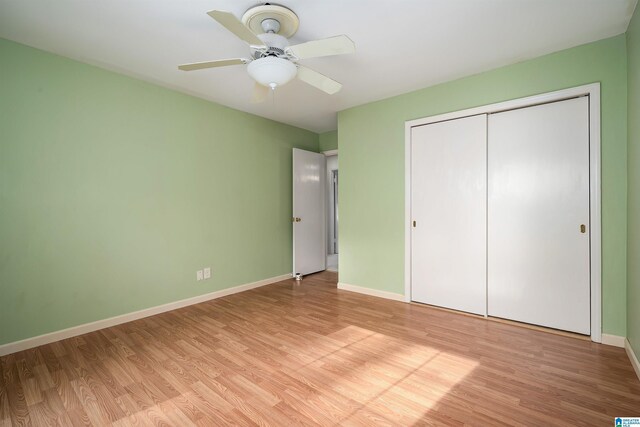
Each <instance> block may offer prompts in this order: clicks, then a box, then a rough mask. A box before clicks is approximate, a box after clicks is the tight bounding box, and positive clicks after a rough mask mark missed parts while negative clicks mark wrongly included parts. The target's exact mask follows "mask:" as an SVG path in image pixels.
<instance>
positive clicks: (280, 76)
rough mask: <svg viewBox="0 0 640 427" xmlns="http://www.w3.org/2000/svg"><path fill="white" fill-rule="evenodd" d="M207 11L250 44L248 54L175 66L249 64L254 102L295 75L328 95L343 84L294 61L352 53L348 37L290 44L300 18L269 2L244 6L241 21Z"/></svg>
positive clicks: (188, 68) (201, 67) (195, 67)
mask: <svg viewBox="0 0 640 427" xmlns="http://www.w3.org/2000/svg"><path fill="white" fill-rule="evenodd" d="M207 14H208V15H209V16H211V17H212V18H213V19H215V20H216V21H218V23H219V24H221V25H222V26H223V27H225V28H226V29H227V30H229V31H231V32H232V33H233V34H235V35H236V36H237V37H239V38H240V39H242V40H244V41H245V42H246V43H247V44H249V47H250V58H230V59H220V60H217V61H206V62H196V63H192V64H183V65H180V66H178V68H179V69H180V70H183V71H193V70H202V69H205V68H215V67H226V66H229V65H241V64H248V65H247V72H248V73H249V75H250V76H251V77H252V78H253V79H254V80H255V81H256V85H255V89H254V94H253V99H252V101H253V102H261V101H264V100H265V99H266V97H267V95H268V93H269V89H271V90H275V89H276V87H278V86H282V85H284V84H286V83H288V82H289V81H290V80H291V79H293V78H294V77H297V78H298V80H301V81H303V82H305V83H307V84H310V85H311V86H313V87H315V88H317V89H320V90H321V91H323V92H326V93H328V94H330V95H332V94H334V93H336V92H338V91H339V90H340V89H341V88H342V85H341V84H340V83H338V82H337V81H335V80H333V79H331V78H329V77H327V76H325V75H323V74H320V73H318V72H317V71H313V70H312V69H310V68H307V67H304V66H302V65H300V64H298V63H297V62H298V60H300V59H307V58H317V57H320V56H329V55H342V54H345V53H354V52H355V49H356V48H355V44H354V43H353V41H351V39H350V38H349V37H347V36H345V35H339V36H334V37H329V38H326V39H321V40H314V41H310V42H306V43H301V44H297V45H293V46H290V45H289V41H288V38H290V37H291V36H293V35H294V34H295V33H296V31H298V25H299V19H298V17H297V15H296V14H295V13H293V11H292V10H290V9H288V8H286V7H283V6H278V5H272V4H269V3H266V4H264V5H260V6H255V7H252V8H251V9H249V10H247V11H246V12H245V14H244V15H243V16H242V21H240V20H239V19H238V18H236V16H235V15H233V14H232V13H229V12H224V11H221V10H212V11H210V12H207Z"/></svg>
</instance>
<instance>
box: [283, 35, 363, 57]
mask: <svg viewBox="0 0 640 427" xmlns="http://www.w3.org/2000/svg"><path fill="white" fill-rule="evenodd" d="M286 51H287V53H289V54H292V55H293V56H295V57H296V58H298V59H306V58H317V57H319V56H329V55H342V54H345V53H354V52H355V51H356V45H355V44H354V43H353V41H352V40H351V39H350V38H349V37H347V36H345V35H342V36H335V37H329V38H327V39H321V40H313V41H310V42H306V43H301V44H297V45H294V46H289V47H288V48H287V49H286Z"/></svg>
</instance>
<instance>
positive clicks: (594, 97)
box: [404, 83, 602, 342]
mask: <svg viewBox="0 0 640 427" xmlns="http://www.w3.org/2000/svg"><path fill="white" fill-rule="evenodd" d="M585 95H588V96H589V187H590V190H589V197H590V203H589V211H590V216H591V239H590V242H589V244H590V251H591V272H590V276H591V277H590V279H591V340H592V341H594V342H601V341H602V302H601V301H602V217H601V161H600V83H591V84H588V85H584V86H577V87H573V88H569V89H563V90H559V91H555V92H549V93H544V94H540V95H534V96H528V97H525V98H519V99H513V100H510V101H505V102H498V103H495V104H489V105H483V106H480V107H474V108H468V109H466V110H460V111H454V112H450V113H445V114H438V115H435V116H431V117H425V118H421V119H415V120H409V121H406V122H405V144H404V146H405V163H404V164H405V177H404V182H405V190H404V194H405V209H404V212H405V234H404V300H405V302H410V301H411V128H412V127H415V126H422V125H426V124H429V123H435V122H441V121H445V120H452V119H458V118H462V117H468V116H474V115H477V114H488V113H496V112H499V111H506V110H513V109H516V108H523V107H530V106H532V105H536V104H544V103H547V102H555V101H561V100H563V99H569V98H576V97H578V96H585Z"/></svg>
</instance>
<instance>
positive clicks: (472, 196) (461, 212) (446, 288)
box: [411, 115, 487, 314]
mask: <svg viewBox="0 0 640 427" xmlns="http://www.w3.org/2000/svg"><path fill="white" fill-rule="evenodd" d="M486 150H487V148H486V115H481V116H474V117H467V118H463V119H457V120H451V121H446V122H440V123H434V124H429V125H424V126H420V127H415V128H413V129H412V131H411V215H412V220H413V221H414V222H413V227H412V233H411V299H412V300H413V301H417V302H423V303H427V304H433V305H437V306H441V307H448V308H452V309H456V310H462V311H467V312H470V313H477V314H485V312H486V179H487V175H486V174H487V171H486V160H487V159H486Z"/></svg>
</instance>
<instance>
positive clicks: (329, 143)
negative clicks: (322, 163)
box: [319, 130, 338, 152]
mask: <svg viewBox="0 0 640 427" xmlns="http://www.w3.org/2000/svg"><path fill="white" fill-rule="evenodd" d="M319 141H320V152H323V151H329V150H337V149H338V131H337V130H331V131H329V132H325V133H321V134H320V135H319Z"/></svg>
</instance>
